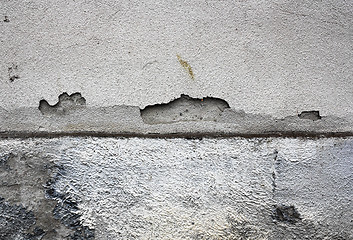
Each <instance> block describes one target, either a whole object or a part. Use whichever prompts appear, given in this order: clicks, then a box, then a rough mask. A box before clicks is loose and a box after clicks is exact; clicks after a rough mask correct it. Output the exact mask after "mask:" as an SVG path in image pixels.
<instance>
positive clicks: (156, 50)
mask: <svg viewBox="0 0 353 240" xmlns="http://www.w3.org/2000/svg"><path fill="white" fill-rule="evenodd" d="M5 16H7V17H8V19H9V22H4V21H3V19H5ZM0 19H1V22H0V32H1V34H0V43H1V44H0V56H1V61H0V83H1V84H0V92H1V97H0V107H2V108H5V109H13V108H17V107H37V106H38V103H39V101H40V100H41V99H47V100H48V101H49V102H50V103H51V104H54V103H56V102H57V97H58V96H59V94H61V93H62V92H68V93H73V92H81V93H82V95H83V96H84V97H85V98H86V100H87V104H88V106H112V105H121V104H126V105H136V106H139V107H141V108H143V107H144V106H146V105H150V104H155V103H161V102H169V101H170V100H171V99H174V98H176V97H179V96H180V94H188V95H190V96H192V97H205V96H214V97H219V98H222V99H224V100H226V101H228V103H229V104H230V106H231V107H232V108H235V109H244V110H245V111H246V112H249V113H269V114H272V115H274V116H277V117H284V116H288V115H295V114H297V112H301V111H303V110H320V113H321V114H322V115H324V116H325V115H336V116H346V117H347V116H348V117H352V116H353V108H352V106H353V79H352V75H353V51H352V50H353V47H352V46H353V45H352V37H353V2H352V1H336V0H330V1H309V0H303V1H284V0H281V1H274V0H272V1H255V0H251V1H233V0H224V1H208V0H205V1H185V0H181V1H167V0H154V1H152V0H149V1H127V0H125V1H107V0H104V1H103V0H98V1H70V0H56V1H49V2H48V1H42V0H36V1H20V0H16V1H14V0H11V1H10V0H2V1H1V2H0ZM177 54H179V55H180V56H181V57H182V58H183V59H184V60H185V61H187V62H188V63H189V64H190V65H191V67H192V69H193V72H194V74H195V80H192V79H191V78H190V77H189V76H188V73H187V72H186V71H185V69H183V67H182V66H181V65H180V63H179V62H178V59H177V56H176V55H177ZM14 66H18V67H17V69H15V70H13V71H12V72H11V73H10V75H9V72H8V68H9V67H13V68H14ZM11 75H18V76H19V77H20V78H19V79H15V81H14V82H10V81H9V78H10V77H11Z"/></svg>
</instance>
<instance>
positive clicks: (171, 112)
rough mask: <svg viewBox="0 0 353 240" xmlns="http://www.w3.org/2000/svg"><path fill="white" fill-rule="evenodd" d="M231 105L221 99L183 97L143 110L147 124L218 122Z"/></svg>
mask: <svg viewBox="0 0 353 240" xmlns="http://www.w3.org/2000/svg"><path fill="white" fill-rule="evenodd" d="M226 108H229V104H228V103H227V102H226V101H224V100H222V99H220V98H213V97H206V98H203V99H199V98H192V97H189V96H187V95H183V94H182V95H181V96H180V98H177V99H175V100H172V101H171V102H169V103H162V104H155V105H150V106H147V107H145V108H144V109H142V110H141V117H142V119H143V121H144V122H145V123H147V124H160V123H173V122H182V121H217V120H218V119H219V117H220V116H221V115H222V112H223V111H224V110H225V109H226Z"/></svg>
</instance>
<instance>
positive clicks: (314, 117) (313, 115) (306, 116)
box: [298, 111, 321, 121]
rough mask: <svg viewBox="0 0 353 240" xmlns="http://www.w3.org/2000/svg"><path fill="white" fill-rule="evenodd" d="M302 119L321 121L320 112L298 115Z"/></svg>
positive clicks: (304, 112)
mask: <svg viewBox="0 0 353 240" xmlns="http://www.w3.org/2000/svg"><path fill="white" fill-rule="evenodd" d="M298 117H299V118H300V119H310V120H313V121H316V120H319V119H321V116H320V113H319V111H303V112H301V113H300V114H298Z"/></svg>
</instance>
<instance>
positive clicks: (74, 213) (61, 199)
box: [45, 166, 95, 240]
mask: <svg viewBox="0 0 353 240" xmlns="http://www.w3.org/2000/svg"><path fill="white" fill-rule="evenodd" d="M57 169H58V172H57V174H56V175H55V176H54V177H52V178H51V179H50V180H48V181H47V183H46V185H45V189H46V190H45V192H46V197H47V198H49V199H53V200H56V201H57V202H58V203H57V204H56V206H55V208H54V210H53V215H54V218H55V219H58V220H59V221H60V222H61V223H62V224H64V225H65V226H66V227H68V228H70V229H72V230H73V231H74V233H73V234H72V235H71V236H70V239H72V240H93V239H95V230H94V229H91V228H89V227H87V226H83V225H82V223H81V220H80V219H81V216H82V215H81V214H79V213H78V210H79V207H78V203H77V202H76V201H75V200H73V199H72V198H70V197H69V196H67V195H66V194H63V193H59V192H57V191H56V186H55V184H56V182H57V181H58V180H59V178H60V177H61V176H63V175H65V170H64V168H63V167H62V166H57Z"/></svg>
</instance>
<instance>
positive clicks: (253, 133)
mask: <svg viewBox="0 0 353 240" xmlns="http://www.w3.org/2000/svg"><path fill="white" fill-rule="evenodd" d="M85 104H86V99H85V98H84V97H83V96H81V94H80V93H74V94H71V95H68V94H67V93H63V94H61V95H60V96H59V101H58V102H57V103H56V104H55V105H52V106H51V105H50V104H48V102H47V101H45V100H41V101H40V104H39V108H38V109H37V108H23V109H15V110H11V111H5V110H2V111H1V112H0V113H1V114H0V136H2V137H56V136H90V135H91V136H125V137H133V136H137V137H205V136H206V137H236V136H242V137H271V136H285V137H297V136H307V137H318V136H324V137H344V136H352V135H353V122H352V120H351V119H344V118H338V117H334V116H320V114H319V112H318V111H304V112H302V113H300V114H298V115H297V116H288V117H286V118H284V119H276V118H274V117H272V116H269V115H260V114H249V113H246V112H244V111H243V110H236V109H232V108H230V107H229V105H228V103H227V102H226V101H225V100H222V99H218V98H211V97H205V98H201V99H197V98H191V97H189V96H186V95H181V97H179V98H177V99H175V100H172V101H171V102H169V103H165V104H157V105H152V106H148V107H146V108H144V109H140V108H138V107H136V106H114V107H98V108H89V107H86V105H85Z"/></svg>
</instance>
